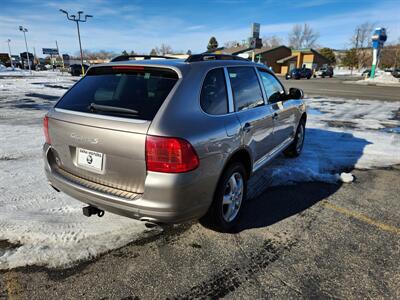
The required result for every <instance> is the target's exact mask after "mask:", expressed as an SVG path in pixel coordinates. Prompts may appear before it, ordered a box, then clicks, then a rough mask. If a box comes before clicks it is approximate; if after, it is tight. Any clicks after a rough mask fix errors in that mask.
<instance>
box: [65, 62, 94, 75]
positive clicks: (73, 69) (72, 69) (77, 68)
mask: <svg viewBox="0 0 400 300" xmlns="http://www.w3.org/2000/svg"><path fill="white" fill-rule="evenodd" d="M83 69H84V70H85V73H86V71H87V70H88V69H89V66H88V65H86V64H83ZM69 73H70V74H71V75H72V76H80V75H82V65H81V64H73V65H70V66H69Z"/></svg>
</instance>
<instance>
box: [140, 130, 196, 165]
mask: <svg viewBox="0 0 400 300" xmlns="http://www.w3.org/2000/svg"><path fill="white" fill-rule="evenodd" d="M146 165H147V170H148V171H154V172H163V173H183V172H188V171H191V170H194V169H196V168H197V167H198V166H199V158H198V156H197V154H196V151H195V150H194V149H193V147H192V145H191V144H190V143H189V142H188V141H185V140H183V139H179V138H170V137H158V136H147V138H146Z"/></svg>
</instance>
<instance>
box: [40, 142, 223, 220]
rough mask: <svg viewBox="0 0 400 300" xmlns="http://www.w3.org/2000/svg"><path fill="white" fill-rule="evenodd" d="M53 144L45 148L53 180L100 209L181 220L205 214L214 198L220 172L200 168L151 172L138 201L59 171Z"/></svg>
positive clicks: (45, 157)
mask: <svg viewBox="0 0 400 300" xmlns="http://www.w3.org/2000/svg"><path fill="white" fill-rule="evenodd" d="M50 149H51V146H49V145H47V144H45V145H44V147H43V153H44V161H45V173H46V176H47V179H48V181H49V183H50V184H51V185H52V186H53V187H55V188H56V189H58V190H60V191H62V192H64V193H66V194H67V195H69V196H71V197H73V198H75V199H77V200H79V201H81V202H84V203H86V204H89V205H91V206H95V207H97V208H99V209H102V210H105V211H108V212H112V213H115V214H119V215H123V216H126V217H130V218H134V219H138V220H143V221H152V222H158V223H180V222H184V221H188V220H191V219H198V218H200V217H201V216H203V215H204V214H205V213H206V211H207V209H208V207H209V206H210V204H211V202H212V198H213V193H214V189H215V184H216V182H217V180H218V176H219V174H218V176H217V174H207V172H203V171H202V170H201V169H200V168H199V169H197V170H195V171H192V172H189V173H182V174H165V173H157V172H148V174H147V176H146V181H145V188H144V193H143V194H137V197H134V198H135V199H134V200H131V199H127V198H123V197H119V196H117V195H114V194H110V193H106V192H102V191H99V190H95V189H92V188H89V187H87V186H85V185H82V184H79V182H77V181H75V180H71V178H68V177H66V176H63V175H62V172H59V171H58V170H59V168H58V167H57V165H56V164H54V162H52V161H51V159H49V151H50Z"/></svg>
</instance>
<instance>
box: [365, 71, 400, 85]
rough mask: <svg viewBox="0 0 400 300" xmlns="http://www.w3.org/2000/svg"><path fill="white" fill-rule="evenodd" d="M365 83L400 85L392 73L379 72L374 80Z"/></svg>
mask: <svg viewBox="0 0 400 300" xmlns="http://www.w3.org/2000/svg"><path fill="white" fill-rule="evenodd" d="M365 81H367V82H375V83H400V80H399V79H398V78H396V77H394V76H393V75H392V74H391V73H390V72H379V73H378V74H377V75H376V76H375V77H374V78H367V79H365Z"/></svg>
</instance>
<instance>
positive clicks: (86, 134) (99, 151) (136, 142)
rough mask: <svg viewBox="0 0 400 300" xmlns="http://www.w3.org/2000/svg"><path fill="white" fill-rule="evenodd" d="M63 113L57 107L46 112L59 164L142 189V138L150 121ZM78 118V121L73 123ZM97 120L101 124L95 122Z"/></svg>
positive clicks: (107, 181) (96, 179)
mask: <svg viewBox="0 0 400 300" xmlns="http://www.w3.org/2000/svg"><path fill="white" fill-rule="evenodd" d="M65 115H67V114H66V113H62V112H59V111H58V112H55V113H53V114H51V116H49V117H50V118H49V133H50V136H51V145H52V148H53V149H54V150H55V151H56V153H57V156H58V158H59V160H58V164H59V167H60V168H61V169H64V170H65V171H67V172H69V173H72V174H74V175H76V176H79V177H82V178H85V179H87V180H90V181H93V182H96V183H99V184H102V185H106V186H110V187H113V188H116V189H121V190H125V191H130V192H135V193H143V187H144V181H145V178H146V162H145V142H146V132H147V129H148V127H149V126H150V122H149V121H139V122H140V123H136V124H135V123H125V124H123V123H122V124H121V122H119V121H113V120H93V118H88V117H83V116H82V115H80V116H76V115H70V116H68V117H66V116H65ZM55 117H56V118H55ZM66 119H67V120H68V121H66ZM78 119H79V123H75V122H74V121H78ZM100 122H101V123H102V126H96V125H100V124H97V123H100ZM89 124H90V125H89ZM111 128H112V129H111ZM80 149H81V150H80ZM88 162H90V163H91V164H92V166H91V164H89V163H88ZM94 163H96V165H95V164H94Z"/></svg>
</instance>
